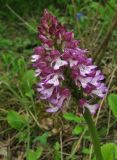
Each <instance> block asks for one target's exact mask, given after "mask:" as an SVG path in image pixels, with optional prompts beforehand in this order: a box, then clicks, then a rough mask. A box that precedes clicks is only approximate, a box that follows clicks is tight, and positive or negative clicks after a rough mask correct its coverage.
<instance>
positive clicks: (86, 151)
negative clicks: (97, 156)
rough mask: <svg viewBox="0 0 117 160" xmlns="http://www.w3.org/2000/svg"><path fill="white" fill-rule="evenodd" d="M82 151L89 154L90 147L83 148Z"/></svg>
mask: <svg viewBox="0 0 117 160" xmlns="http://www.w3.org/2000/svg"><path fill="white" fill-rule="evenodd" d="M82 152H83V153H84V154H89V153H90V149H89V148H83V150H82Z"/></svg>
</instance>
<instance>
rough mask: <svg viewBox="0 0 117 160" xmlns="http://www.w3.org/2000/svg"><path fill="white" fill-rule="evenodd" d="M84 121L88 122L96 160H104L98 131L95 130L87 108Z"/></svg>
mask: <svg viewBox="0 0 117 160" xmlns="http://www.w3.org/2000/svg"><path fill="white" fill-rule="evenodd" d="M84 119H85V121H86V122H87V125H88V128H89V132H90V135H91V139H92V143H93V147H94V153H95V156H96V160H103V157H102V153H101V148H100V141H99V136H98V133H97V130H96V128H95V125H94V122H93V120H92V117H91V114H90V112H89V110H88V109H87V108H85V112H84Z"/></svg>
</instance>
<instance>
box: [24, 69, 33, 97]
mask: <svg viewBox="0 0 117 160" xmlns="http://www.w3.org/2000/svg"><path fill="white" fill-rule="evenodd" d="M34 74H35V72H34V71H33V70H29V71H27V72H26V73H25V74H24V75H23V77H22V81H21V88H22V90H23V93H24V94H25V96H27V97H31V96H32V95H33V94H34V91H33V90H32V86H33V84H35V82H36V77H35V76H34Z"/></svg>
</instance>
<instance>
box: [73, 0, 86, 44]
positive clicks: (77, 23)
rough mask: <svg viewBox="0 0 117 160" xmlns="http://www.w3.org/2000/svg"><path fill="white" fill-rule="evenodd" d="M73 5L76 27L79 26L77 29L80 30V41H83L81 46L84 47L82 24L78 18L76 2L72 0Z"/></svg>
mask: <svg viewBox="0 0 117 160" xmlns="http://www.w3.org/2000/svg"><path fill="white" fill-rule="evenodd" d="M72 5H73V8H74V17H75V18H76V25H77V28H78V34H79V39H80V40H81V46H82V47H84V41H83V38H82V34H81V30H80V23H79V22H78V20H77V17H76V14H77V9H76V3H75V0H72Z"/></svg>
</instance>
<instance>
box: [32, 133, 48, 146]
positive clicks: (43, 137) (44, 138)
mask: <svg viewBox="0 0 117 160" xmlns="http://www.w3.org/2000/svg"><path fill="white" fill-rule="evenodd" d="M49 134H50V132H45V133H44V134H42V135H41V136H38V137H36V138H35V139H34V142H35V141H40V143H41V144H44V145H45V144H47V138H48V137H49Z"/></svg>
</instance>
